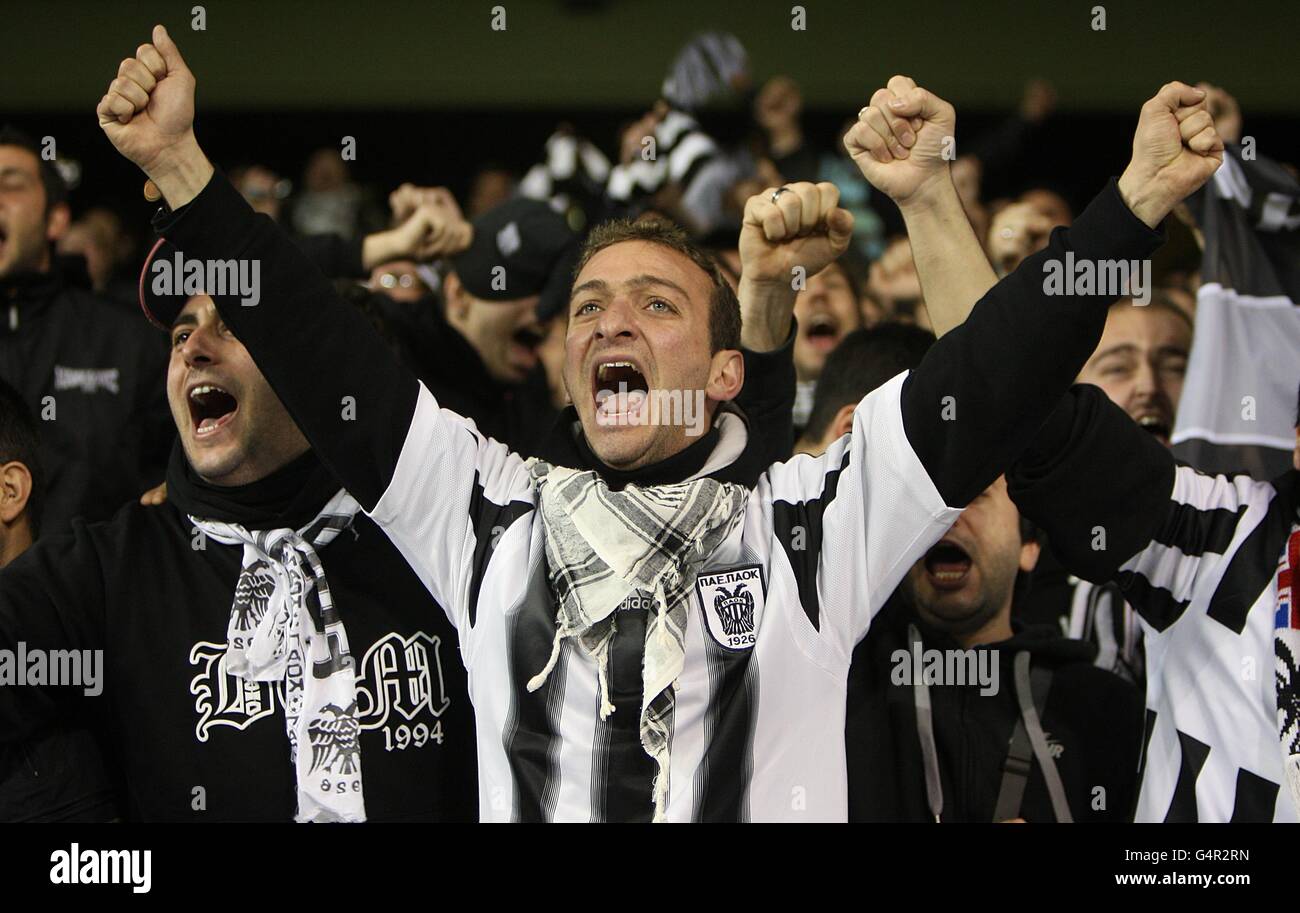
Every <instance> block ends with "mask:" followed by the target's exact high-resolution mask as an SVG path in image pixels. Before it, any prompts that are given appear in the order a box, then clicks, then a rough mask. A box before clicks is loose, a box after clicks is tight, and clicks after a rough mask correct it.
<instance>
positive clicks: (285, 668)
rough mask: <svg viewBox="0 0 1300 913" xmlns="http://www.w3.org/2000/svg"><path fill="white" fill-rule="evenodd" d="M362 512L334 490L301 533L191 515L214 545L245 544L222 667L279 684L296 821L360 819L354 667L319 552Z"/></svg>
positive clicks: (363, 813)
mask: <svg viewBox="0 0 1300 913" xmlns="http://www.w3.org/2000/svg"><path fill="white" fill-rule="evenodd" d="M359 509H360V506H359V505H358V504H357V502H356V501H355V500H353V498H352V496H351V495H349V494H348V493H347V492H346V491H343V490H340V491H339V492H338V493H337V494H335V495H334V497H333V498H331V499H330V501H329V502H328V503H327V504H326V505H325V507H324V508H322V510H321V512H320V513H319V514H318V515H317V516H316V518H315V519H314V520H312V521H311V522H310V523H308V524H307V525H306V526H305V527H303V528H302V529H299V530H292V529H269V530H252V531H250V530H248V529H246V528H244V527H243V526H240V525H239V524H237V523H224V522H220V521H216V520H203V519H200V518H198V517H194V516H191V517H190V520H191V521H192V522H193V523H194V525H195V526H197V527H198V528H199V529H201V530H203V532H204V533H205V534H206V535H208V536H210V537H211V538H213V539H215V540H216V541H217V542H221V543H224V544H226V545H241V546H243V549H244V556H243V562H242V567H241V569H240V572H239V582H238V583H237V584H236V586H235V601H234V604H233V605H232V606H231V612H230V623H229V626H228V628H227V631H226V643H227V646H226V655H225V658H224V660H223V662H224V664H225V667H226V670H227V671H228V672H230V673H232V674H234V675H237V676H239V677H240V678H242V679H244V680H245V681H250V682H283V683H284V721H285V731H286V733H287V734H288V736H289V758H290V762H291V763H292V764H293V766H294V772H295V774H296V775H297V783H298V812H297V814H296V815H295V820H296V821H299V822H324V821H346V822H359V821H365V820H366V804H365V794H364V793H363V791H362V785H361V742H360V735H361V729H360V725H359V724H358V723H357V718H356V710H357V688H356V672H355V669H354V661H353V658H352V655H351V653H350V651H349V649H348V636H347V633H346V632H345V631H344V630H343V621H342V619H341V618H340V617H339V615H338V612H337V610H335V608H334V603H333V601H332V600H331V599H330V590H329V584H328V583H327V582H326V581H325V571H324V569H323V568H322V567H321V563H320V558H319V556H318V555H317V554H316V551H317V549H320V548H323V547H324V546H326V545H328V544H329V543H330V542H332V541H333V540H334V538H335V537H336V536H338V534H339V533H340V532H342V531H343V530H344V529H346V528H347V527H348V526H349V525H351V523H352V519H353V517H354V516H355V515H356V513H357V511H358V510H359Z"/></svg>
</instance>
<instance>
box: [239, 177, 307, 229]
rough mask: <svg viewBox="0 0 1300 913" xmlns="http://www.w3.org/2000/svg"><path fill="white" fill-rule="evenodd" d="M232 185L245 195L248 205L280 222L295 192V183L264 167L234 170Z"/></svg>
mask: <svg viewBox="0 0 1300 913" xmlns="http://www.w3.org/2000/svg"><path fill="white" fill-rule="evenodd" d="M230 183H232V184H234V185H235V189H236V190H238V191H239V192H240V193H241V194H243V196H244V199H245V200H247V201H248V205H249V206H252V207H253V209H254V210H256V211H257V212H260V213H262V214H263V215H266V216H270V217H271V219H272V220H274V221H276V222H279V221H280V216H281V214H282V213H283V211H284V203H285V200H287V199H288V198H289V195H290V194H291V193H292V192H293V182H292V181H289V180H287V179H285V178H282V177H280V175H278V174H276V173H275V172H274V171H272V170H271V169H270V168H267V167H265V166H264V165H247V166H244V167H242V168H235V169H232V170H231V172H230Z"/></svg>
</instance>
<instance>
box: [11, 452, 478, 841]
mask: <svg viewBox="0 0 1300 913" xmlns="http://www.w3.org/2000/svg"><path fill="white" fill-rule="evenodd" d="M337 489H338V485H337V483H336V482H334V481H333V480H332V479H330V478H329V477H328V475H327V474H326V473H325V472H324V470H323V468H322V467H321V466H320V464H319V463H318V462H317V461H316V459H315V457H314V456H312V455H311V454H307V455H305V456H304V457H302V458H300V459H299V460H297V461H295V462H294V463H292V464H290V465H289V466H287V467H285V468H284V469H282V470H280V471H279V472H278V473H275V474H273V475H272V476H270V477H268V478H267V479H263V480H261V481H260V482H256V483H253V484H252V485H248V486H242V487H239V488H235V489H224V490H220V491H214V490H213V487H212V486H207V487H205V486H203V485H202V484H201V483H197V482H196V481H195V480H194V479H193V478H192V477H191V476H190V475H188V474H186V472H185V469H184V461H183V459H180V458H179V457H177V458H174V459H173V461H172V464H171V466H170V468H169V471H168V495H169V501H168V503H167V504H165V505H163V506H160V507H141V506H140V505H139V504H138V503H131V504H128V505H126V506H125V507H123V508H122V509H121V510H120V511H119V512H118V514H117V515H116V516H115V517H114V518H113V519H112V520H111V521H110V522H107V523H96V524H86V523H82V522H79V521H78V522H75V523H74V524H73V529H72V532H71V533H69V534H67V535H60V536H51V537H49V538H47V539H44V540H42V541H41V542H39V543H37V544H36V545H35V546H33V547H32V548H31V549H30V550H29V551H28V552H27V553H25V554H24V555H22V556H21V557H20V558H19V559H17V560H16V561H14V562H13V563H12V564H10V565H9V566H8V567H6V568H5V569H4V570H3V571H0V650H11V651H13V650H16V649H17V645H18V643H19V642H20V641H21V642H24V643H25V645H26V648H27V649H28V650H29V651H30V650H31V649H33V648H37V647H39V648H44V649H47V650H48V649H62V650H68V649H94V650H103V663H104V671H103V693H102V694H101V695H100V696H98V697H87V696H84V694H83V691H82V689H79V688H68V687H62V688H49V687H47V688H38V687H5V688H0V744H2V743H6V742H8V743H13V742H15V741H19V740H24V739H28V738H29V737H31V736H33V735H34V734H37V733H39V732H40V731H41V730H42V729H44V728H45V727H48V726H50V725H52V724H54V723H57V722H59V721H60V720H62V719H64V718H66V716H67V715H69V714H71V713H74V712H76V711H77V710H78V709H79V708H87V707H89V708H90V709H91V711H92V712H93V713H94V715H95V716H96V717H98V718H99V719H100V720H101V721H102V723H103V724H104V726H103V728H104V730H105V732H106V735H107V737H108V741H109V744H110V745H111V751H110V754H111V755H112V756H113V757H114V758H116V759H120V763H121V767H122V770H123V772H124V775H125V781H126V784H127V797H126V802H125V807H126V814H127V816H128V817H130V818H133V819H139V820H191V821H290V820H292V818H293V814H294V809H295V788H294V774H293V770H292V768H291V766H290V763H289V745H288V741H287V737H286V735H285V729H284V715H283V708H282V698H281V696H280V693H279V692H280V686H279V685H278V684H272V683H265V684H248V683H244V682H242V681H241V680H239V679H236V678H235V677H233V676H232V675H230V674H227V673H226V672H225V671H224V667H223V665H222V656H223V654H224V651H225V643H226V630H227V625H228V623H229V619H230V610H231V602H232V600H233V596H234V590H235V583H236V581H237V579H238V576H239V569H240V559H241V554H242V550H241V549H240V548H238V547H235V546H228V545H222V544H220V543H217V542H215V541H213V540H210V539H207V540H202V542H203V547H202V548H201V549H196V547H195V542H196V538H197V537H196V533H195V530H194V527H193V526H192V524H191V523H190V522H189V520H188V519H187V517H186V512H187V511H190V512H195V513H196V514H198V515H203V516H208V517H212V518H213V519H222V520H231V519H235V518H236V517H243V518H244V522H245V523H246V524H247V525H249V526H250V528H267V527H268V526H270V525H271V524H273V523H274V524H275V525H277V526H291V527H293V528H295V529H296V528H300V527H301V526H303V525H305V524H306V523H307V522H309V521H310V519H311V518H312V517H314V516H315V515H316V513H317V512H318V511H319V510H320V508H321V507H322V506H324V504H325V502H326V501H327V500H328V498H329V497H330V496H331V495H332V494H333V493H334V492H335V491H337ZM217 499H219V501H218V500H217ZM214 503H220V504H221V505H223V506H224V509H225V513H226V516H213V513H214V510H215V509H214V507H213V504H214ZM320 558H321V563H322V565H323V566H324V569H325V574H326V577H327V579H328V581H329V585H330V592H331V594H332V596H333V599H334V603H335V605H336V606H337V607H338V608H339V611H340V613H341V614H342V617H343V619H344V624H345V625H346V630H347V634H348V641H349V644H350V646H351V650H352V654H353V657H354V659H355V661H356V666H357V675H358V685H357V687H358V692H359V693H358V700H359V708H358V718H359V721H360V723H361V725H362V735H361V746H362V748H361V757H362V764H363V770H364V775H365V781H364V782H365V801H366V813H367V818H368V819H369V820H372V821H384V820H401V819H410V820H459V821H465V820H476V819H477V810H478V799H477V779H476V768H475V755H476V752H475V743H474V726H473V716H472V713H471V709H470V703H469V697H468V694H467V687H466V683H465V673H464V670H463V668H462V666H461V661H460V654H459V651H458V650H457V648H456V638H455V635H454V631H452V629H451V626H450V624H449V623H448V621H447V619H446V617H445V615H444V614H443V612H442V609H441V608H440V607H439V606H438V605H437V603H435V602H434V600H433V599H432V598H431V597H430V596H429V594H428V592H427V591H426V590H425V589H424V587H423V586H422V585H421V583H420V582H419V580H418V579H417V577H416V576H415V574H414V573H413V572H412V571H411V570H410V568H409V567H408V566H407V564H406V562H405V560H403V558H402V556H401V555H400V554H398V552H397V549H395V548H394V547H393V546H392V545H391V544H390V543H389V541H388V538H387V537H386V536H384V534H383V533H382V532H381V531H380V530H379V529H378V527H376V526H375V525H374V524H373V523H372V522H371V521H370V520H369V519H367V518H366V517H365V516H364V515H363V514H358V515H357V516H356V519H355V520H354V522H353V525H352V527H351V530H350V531H345V532H343V533H341V534H340V535H339V536H338V537H337V538H336V539H335V540H334V541H333V542H331V543H330V544H329V545H327V546H325V547H324V548H322V549H321V550H320Z"/></svg>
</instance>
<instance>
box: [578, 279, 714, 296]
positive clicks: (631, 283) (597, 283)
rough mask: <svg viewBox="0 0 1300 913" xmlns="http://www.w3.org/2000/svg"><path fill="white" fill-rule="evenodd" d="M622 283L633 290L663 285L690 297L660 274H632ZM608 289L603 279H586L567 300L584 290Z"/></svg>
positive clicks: (608, 286)
mask: <svg viewBox="0 0 1300 913" xmlns="http://www.w3.org/2000/svg"><path fill="white" fill-rule="evenodd" d="M623 284H624V285H625V286H627V287H628V288H629V289H632V290H633V291H636V290H638V289H643V288H646V287H648V286H651V285H660V286H663V287H664V288H669V289H672V290H673V291H674V292H676V293H677V294H679V295H681V296H682V297H683V298H686V299H687V300H690V297H691V296H690V295H689V294H687V292H686V290H685V289H684V288H682V287H681V286H680V285H678V284H677V283H676V282H673V281H672V280H671V279H665V278H664V277H662V276H652V275H650V274H649V273H642V274H641V275H639V276H633V277H632V278H631V279H628V280H627V281H626V282H624V283H623ZM609 290H610V285H609V283H608V282H606V281H605V280H604V279H588V280H587V281H586V282H584V283H582V285H579V286H578V287H577V288H575V289H574V290H573V292H572V294H571V295H570V296H569V300H570V301H572V300H573V299H574V298H577V297H578V296H579V295H581V294H582V293H583V292H586V291H594V292H597V293H599V294H601V295H609Z"/></svg>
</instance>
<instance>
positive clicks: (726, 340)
mask: <svg viewBox="0 0 1300 913" xmlns="http://www.w3.org/2000/svg"><path fill="white" fill-rule="evenodd" d="M624 241H645V242H647V243H649V244H658V245H660V246H661V247H667V248H669V249H670V250H675V251H677V252H678V253H679V254H683V255H685V256H686V257H688V258H689V259H690V261H691V262H692V263H694V264H695V265H696V266H698V267H699V268H700V269H701V270H703V271H704V274H705V275H707V276H708V277H709V282H710V284H711V285H712V286H713V291H712V293H711V294H710V296H709V346H710V350H711V351H713V352H720V351H722V350H723V349H739V348H740V301H739V300H738V299H737V298H736V293H735V291H734V290H733V289H732V288H731V284H730V283H729V282H727V280H726V278H725V277H724V276H723V275H722V271H721V270H720V269H718V264H717V262H716V261H715V260H714V259H713V257H711V256H709V254H708V252H707V251H705V249H704V248H702V247H700V246H699V245H698V244H696V243H695V242H694V241H692V240H691V239H690V238H689V237H688V236H687V234H686V232H685V231H683V230H682V229H681V228H680V227H679V226H677V225H674V224H673V223H672V222H668V221H666V220H664V219H639V220H637V221H635V222H634V221H631V220H629V219H615V220H614V221H612V222H605V223H604V224H602V225H597V226H596V228H595V229H593V230H592V232H591V234H590V235H588V236H587V240H586V242H585V243H584V244H583V245H582V253H581V254H580V255H579V256H578V265H577V266H575V267H574V268H573V278H574V279H575V280H576V279H577V278H578V274H579V273H581V272H582V268H583V267H584V266H586V265H587V262H588V261H589V260H590V259H591V258H592V257H594V256H596V254H598V253H600V252H601V251H602V250H604V249H605V248H607V247H612V246H614V245H615V244H622V243H623V242H624Z"/></svg>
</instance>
